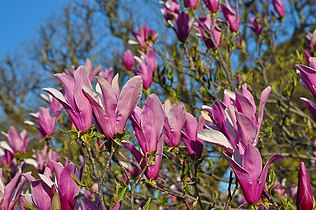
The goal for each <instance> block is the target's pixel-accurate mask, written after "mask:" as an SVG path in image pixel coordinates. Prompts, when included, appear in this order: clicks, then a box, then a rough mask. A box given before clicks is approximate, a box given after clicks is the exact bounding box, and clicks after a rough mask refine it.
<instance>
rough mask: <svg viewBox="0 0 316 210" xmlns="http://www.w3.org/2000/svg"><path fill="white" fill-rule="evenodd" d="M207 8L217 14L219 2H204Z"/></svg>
mask: <svg viewBox="0 0 316 210" xmlns="http://www.w3.org/2000/svg"><path fill="white" fill-rule="evenodd" d="M203 1H204V4H205V5H206V7H207V8H208V9H209V10H210V11H211V12H216V11H217V10H218V9H219V0H203Z"/></svg>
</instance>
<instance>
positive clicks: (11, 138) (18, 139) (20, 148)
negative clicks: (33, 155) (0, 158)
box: [0, 126, 31, 154]
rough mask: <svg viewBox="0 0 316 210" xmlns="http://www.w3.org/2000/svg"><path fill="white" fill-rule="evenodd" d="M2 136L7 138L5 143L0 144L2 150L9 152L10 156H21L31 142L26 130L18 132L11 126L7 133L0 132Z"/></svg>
mask: <svg viewBox="0 0 316 210" xmlns="http://www.w3.org/2000/svg"><path fill="white" fill-rule="evenodd" d="M2 134H3V135H4V136H6V137H7V142H1V143H0V146H1V147H2V148H4V149H6V150H8V151H10V152H11V153H12V154H14V153H15V152H20V153H21V154H25V153H26V150H27V148H28V146H29V144H30V142H31V139H29V138H28V136H27V131H26V130H22V131H21V132H19V131H18V130H17V129H16V128H15V127H14V126H11V127H10V128H9V131H8V133H5V132H2Z"/></svg>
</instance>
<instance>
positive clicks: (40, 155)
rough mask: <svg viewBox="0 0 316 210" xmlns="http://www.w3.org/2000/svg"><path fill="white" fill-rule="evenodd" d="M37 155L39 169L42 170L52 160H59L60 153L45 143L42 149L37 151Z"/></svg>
mask: <svg viewBox="0 0 316 210" xmlns="http://www.w3.org/2000/svg"><path fill="white" fill-rule="evenodd" d="M35 157H36V162H37V169H38V170H39V171H42V170H43V169H44V168H45V167H46V166H47V164H48V163H49V162H50V161H51V160H53V161H58V160H59V158H60V155H59V154H58V153H57V152H54V151H53V150H52V149H48V147H47V145H45V146H44V148H43V149H42V150H41V151H38V152H36V153H35Z"/></svg>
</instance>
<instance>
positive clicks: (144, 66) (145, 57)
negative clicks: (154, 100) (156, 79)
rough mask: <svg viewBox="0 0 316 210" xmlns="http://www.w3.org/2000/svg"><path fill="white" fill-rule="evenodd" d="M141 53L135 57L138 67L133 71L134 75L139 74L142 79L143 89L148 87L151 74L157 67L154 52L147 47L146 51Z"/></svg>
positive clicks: (151, 78)
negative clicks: (139, 56)
mask: <svg viewBox="0 0 316 210" xmlns="http://www.w3.org/2000/svg"><path fill="white" fill-rule="evenodd" d="M140 53H141V55H142V56H141V58H138V57H136V61H137V62H138V66H139V68H138V69H136V70H135V71H134V73H135V74H136V75H139V76H141V77H142V79H143V87H144V88H145V89H148V88H150V86H151V84H152V81H153V74H154V72H155V71H156V68H157V57H156V52H155V51H154V50H152V49H149V50H148V51H147V53H146V54H145V53H143V52H140Z"/></svg>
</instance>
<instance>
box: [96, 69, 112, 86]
mask: <svg viewBox="0 0 316 210" xmlns="http://www.w3.org/2000/svg"><path fill="white" fill-rule="evenodd" d="M98 76H100V77H103V78H104V79H106V81H108V82H109V83H112V80H113V77H114V70H113V68H108V69H106V70H105V71H100V73H99V75H98Z"/></svg>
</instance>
